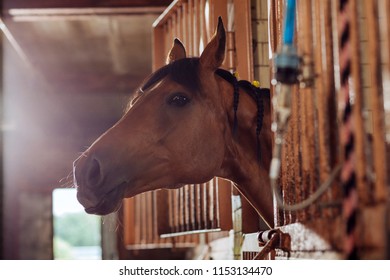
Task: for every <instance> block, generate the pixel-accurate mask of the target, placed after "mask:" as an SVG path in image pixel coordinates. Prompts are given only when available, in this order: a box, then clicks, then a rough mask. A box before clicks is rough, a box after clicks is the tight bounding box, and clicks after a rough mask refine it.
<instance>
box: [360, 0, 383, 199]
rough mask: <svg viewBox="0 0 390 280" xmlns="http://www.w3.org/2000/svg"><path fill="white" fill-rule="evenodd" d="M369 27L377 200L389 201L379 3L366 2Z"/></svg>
mask: <svg viewBox="0 0 390 280" xmlns="http://www.w3.org/2000/svg"><path fill="white" fill-rule="evenodd" d="M364 3H365V13H366V17H367V25H368V30H369V32H368V48H369V54H368V56H369V65H370V72H371V79H372V80H371V90H370V100H371V109H372V117H373V123H372V126H373V135H372V136H373V157H374V158H373V160H374V169H375V200H376V201H386V199H387V181H386V180H387V178H386V177H387V174H386V141H385V133H384V127H385V126H384V111H383V110H384V108H383V89H382V74H381V58H380V46H379V26H378V20H377V19H378V3H377V1H365V2H364Z"/></svg>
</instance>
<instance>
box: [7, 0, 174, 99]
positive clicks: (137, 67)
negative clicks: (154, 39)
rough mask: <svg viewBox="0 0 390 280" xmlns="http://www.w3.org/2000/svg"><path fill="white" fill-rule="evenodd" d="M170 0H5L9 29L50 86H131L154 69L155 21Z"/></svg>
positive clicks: (102, 89) (91, 89) (92, 89)
mask: <svg viewBox="0 0 390 280" xmlns="http://www.w3.org/2000/svg"><path fill="white" fill-rule="evenodd" d="M169 2H170V1H166V0H165V1H162V0H160V1H132V0H127V1H123V0H122V1H120V0H111V1H90V0H72V1H70V0H68V1H64V0H57V1H49V0H38V1H31V0H4V1H3V21H4V23H5V29H6V35H7V37H8V39H9V40H10V42H11V43H12V45H13V46H14V48H15V50H17V51H18V53H19V55H20V57H21V58H22V59H23V60H25V62H26V63H28V64H29V65H30V66H32V67H33V69H34V70H35V71H37V72H38V73H39V75H40V76H41V77H42V78H43V79H44V80H45V81H46V82H47V83H48V84H50V85H51V86H54V87H57V88H66V89H67V91H71V92H78V93H80V92H87V93H88V92H92V93H94V92H97V91H99V92H112V91H114V92H116V91H127V90H129V89H131V88H133V87H134V86H136V85H137V84H138V83H139V80H140V79H142V77H145V74H147V73H148V72H150V66H151V61H150V57H151V54H150V51H151V47H150V46H151V25H152V23H153V21H154V20H155V19H156V17H157V16H158V15H159V14H160V13H161V12H162V11H163V10H164V9H165V8H166V6H167V5H168V4H169Z"/></svg>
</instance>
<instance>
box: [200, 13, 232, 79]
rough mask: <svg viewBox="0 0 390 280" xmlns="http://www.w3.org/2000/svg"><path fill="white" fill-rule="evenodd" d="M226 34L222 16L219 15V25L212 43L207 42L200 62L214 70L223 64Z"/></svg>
mask: <svg viewBox="0 0 390 280" xmlns="http://www.w3.org/2000/svg"><path fill="white" fill-rule="evenodd" d="M225 45H226V34H225V28H224V27H223V22H222V18H221V17H218V26H217V29H216V31H215V33H214V36H213V37H212V38H211V41H210V43H208V44H207V46H206V48H205V49H204V51H203V53H202V55H201V56H200V63H201V65H202V66H203V67H206V68H208V69H210V70H212V71H214V70H216V69H217V68H218V67H219V66H221V64H222V62H223V60H224V58H225Z"/></svg>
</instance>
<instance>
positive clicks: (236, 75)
mask: <svg viewBox="0 0 390 280" xmlns="http://www.w3.org/2000/svg"><path fill="white" fill-rule="evenodd" d="M233 75H234V77H236V79H237V80H239V79H240V75H238V72H237V71H234V72H233Z"/></svg>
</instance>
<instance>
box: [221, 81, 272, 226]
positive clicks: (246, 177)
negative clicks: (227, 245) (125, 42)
mask: <svg viewBox="0 0 390 280" xmlns="http://www.w3.org/2000/svg"><path fill="white" fill-rule="evenodd" d="M218 83H219V88H220V94H221V98H222V100H223V106H224V109H225V111H226V113H227V114H226V115H227V116H228V118H227V120H226V126H227V128H226V129H225V143H226V149H225V158H224V162H223V166H222V168H221V174H219V176H220V177H223V178H226V179H229V180H231V181H233V182H234V183H235V184H236V187H237V188H238V190H239V191H240V192H241V194H242V195H243V196H244V197H245V198H246V199H247V200H248V201H249V203H250V204H251V205H252V206H253V207H254V208H255V209H256V211H257V212H258V213H259V215H260V216H262V218H263V219H264V220H265V221H266V223H267V224H268V225H269V226H270V227H272V226H273V200H272V192H271V187H270V182H269V176H268V172H269V165H270V161H271V157H272V134H271V112H270V102H269V98H267V97H265V96H262V98H263V104H264V118H263V126H262V130H261V132H260V136H259V137H260V151H261V159H260V161H259V159H258V157H257V141H256V133H255V131H256V124H257V104H256V102H255V101H254V100H253V98H252V97H251V96H250V95H249V94H247V93H246V92H244V91H243V90H241V89H240V94H239V96H240V97H239V105H238V111H237V120H238V129H237V131H236V132H235V134H234V135H233V131H232V127H233V121H234V112H233V91H234V89H233V86H232V85H231V84H230V83H228V82H227V81H225V80H223V79H220V78H219V79H218Z"/></svg>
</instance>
